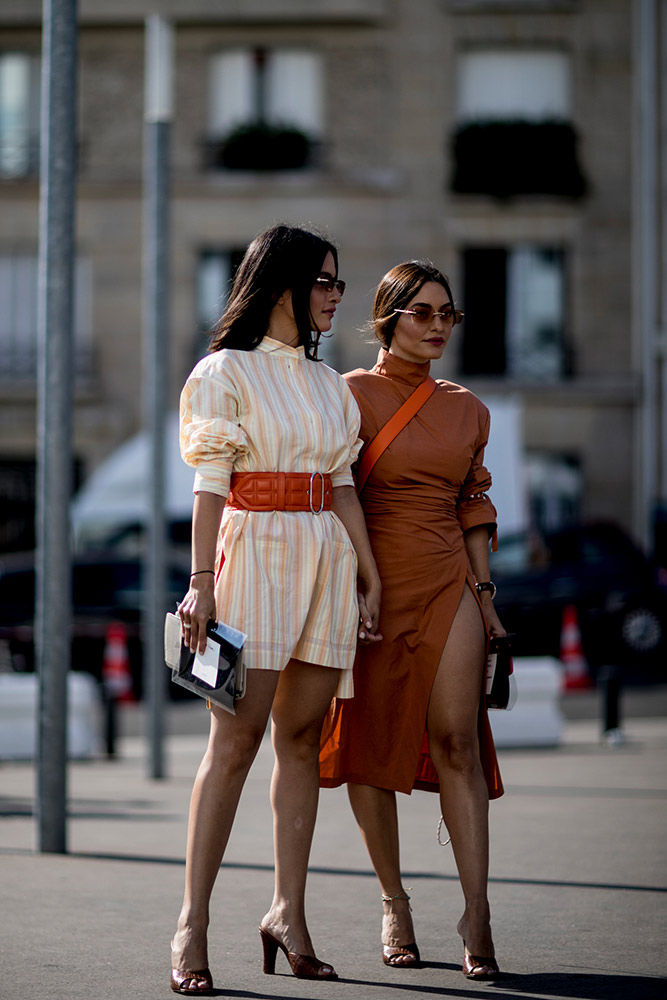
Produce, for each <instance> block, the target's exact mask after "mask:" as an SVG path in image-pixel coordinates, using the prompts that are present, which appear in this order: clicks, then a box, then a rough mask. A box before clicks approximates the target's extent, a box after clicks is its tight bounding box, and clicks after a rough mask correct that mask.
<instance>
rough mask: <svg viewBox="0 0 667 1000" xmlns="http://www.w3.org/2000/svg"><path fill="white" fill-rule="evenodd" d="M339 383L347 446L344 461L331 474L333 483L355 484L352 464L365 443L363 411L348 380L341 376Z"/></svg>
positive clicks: (336, 484) (339, 484)
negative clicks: (363, 438) (362, 423)
mask: <svg viewBox="0 0 667 1000" xmlns="http://www.w3.org/2000/svg"><path fill="white" fill-rule="evenodd" d="M339 384H340V395H341V403H342V406H343V416H344V419H345V429H346V432H347V446H346V454H345V456H344V459H343V461H342V462H341V464H340V465H339V466H338V468H337V469H336V470H335V471H334V472H332V474H331V485H332V486H354V477H353V475H352V466H353V465H354V463H355V462H356V460H357V458H358V456H359V452H360V451H361V446H362V444H363V441H362V439H361V438H360V437H359V428H360V427H361V413H360V412H359V407H358V406H357V401H356V399H355V398H354V396H353V395H352V393H351V392H350V390H349V388H348V385H347V382H346V381H345V380H344V379H343V378H342V377H340V376H339Z"/></svg>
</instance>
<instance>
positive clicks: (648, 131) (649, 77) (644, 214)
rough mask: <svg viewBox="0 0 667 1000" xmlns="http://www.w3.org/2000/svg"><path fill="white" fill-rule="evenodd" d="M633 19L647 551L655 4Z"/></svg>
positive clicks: (651, 474) (654, 488)
mask: <svg viewBox="0 0 667 1000" xmlns="http://www.w3.org/2000/svg"><path fill="white" fill-rule="evenodd" d="M634 16H635V25H634V27H635V65H636V68H635V73H636V78H637V85H636V108H637V115H636V120H637V136H638V143H637V147H638V148H637V153H636V156H637V171H636V177H637V180H636V186H635V191H636V223H635V234H636V248H635V260H636V267H637V281H636V282H635V283H634V285H635V288H636V295H637V298H636V302H637V310H636V312H637V317H638V328H639V357H640V364H641V369H640V370H641V373H642V401H641V409H640V448H639V451H638V458H639V479H638V482H639V505H638V515H639V517H638V521H639V535H640V538H641V541H642V543H643V545H644V548H645V549H647V550H649V551H650V549H651V547H652V541H653V538H652V527H653V525H652V521H653V516H654V512H655V507H656V501H657V498H658V489H659V482H658V473H659V466H658V447H659V445H658V425H657V414H658V412H659V407H658V378H659V371H660V369H659V360H660V359H659V352H658V337H657V316H658V291H657V290H658V268H657V260H658V249H659V243H658V230H657V207H658V201H657V178H658V175H657V163H658V147H657V123H658V118H657V107H658V105H657V99H658V90H657V82H658V67H657V44H658V39H659V31H658V30H657V28H658V22H657V8H656V2H655V0H638V3H637V5H636V6H635V8H634Z"/></svg>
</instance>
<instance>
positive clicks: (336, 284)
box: [315, 274, 345, 296]
mask: <svg viewBox="0 0 667 1000" xmlns="http://www.w3.org/2000/svg"><path fill="white" fill-rule="evenodd" d="M315 284H316V285H319V286H320V288H323V289H324V291H325V292H333V290H334V288H335V289H336V291H337V292H338V294H339V295H340V296H343V295H344V294H345V282H344V281H342V280H341V279H340V278H332V277H331V276H330V275H328V274H323V275H320V277H319V278H315Z"/></svg>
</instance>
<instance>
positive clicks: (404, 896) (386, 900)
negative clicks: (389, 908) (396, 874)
mask: <svg viewBox="0 0 667 1000" xmlns="http://www.w3.org/2000/svg"><path fill="white" fill-rule="evenodd" d="M408 889H412V886H411V885H409V886H408ZM411 898H412V897H411V896H408V894H407V892H406V891H405V889H401V891H400V892H397V893H396V895H395V896H385V894H384V893H381V895H380V899H381V900H382V902H383V903H393V901H394V900H395V899H408V900H409V899H411Z"/></svg>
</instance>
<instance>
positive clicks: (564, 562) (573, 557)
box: [491, 522, 667, 682]
mask: <svg viewBox="0 0 667 1000" xmlns="http://www.w3.org/2000/svg"><path fill="white" fill-rule="evenodd" d="M491 567H492V569H491V575H492V577H493V579H494V581H495V583H496V585H497V587H498V594H497V597H496V601H495V605H496V609H497V611H498V614H499V616H500V620H501V621H502V623H503V625H504V626H505V628H506V629H507V630H508V632H513V633H515V639H514V642H513V651H514V653H515V655H516V656H556V657H557V656H558V655H559V652H560V641H561V628H562V622H563V612H564V609H565V608H566V607H567V606H574V608H576V611H577V616H578V621H579V628H580V631H581V638H582V646H583V651H584V655H585V658H586V660H587V662H588V666H589V670H590V672H591V674H592V675H593V677H595V676H596V675H597V673H598V671H599V670H600V668H601V667H604V666H618V667H621V668H623V673H624V676H625V677H626V679H629V680H633V679H634V680H637V681H643V682H664V681H666V680H667V587H665V585H664V580H661V579H660V572H661V571H659V570H658V568H657V567H656V566H654V565H653V564H652V563H651V561H650V560H648V559H647V558H646V557H645V556H644V555H643V554H642V552H641V551H640V550H639V549H638V548H637V547H636V546H635V545H634V543H633V542H632V541H631V539H630V538H629V537H628V536H627V535H626V534H625V532H624V531H622V530H621V529H620V528H619V527H617V526H616V525H614V524H610V523H602V522H597V523H594V524H582V525H578V526H576V527H572V528H569V529H567V530H564V531H560V532H558V533H556V534H553V535H550V536H547V537H546V538H544V539H543V540H539V541H538V542H537V543H536V542H535V540H534V539H529V538H528V537H527V536H523V535H522V536H517V537H516V538H514V539H508V540H506V541H505V542H504V543H503V541H502V539H501V543H500V545H499V551H498V552H497V553H495V554H492V556H491ZM662 573H663V574H664V570H663V571H662Z"/></svg>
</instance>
